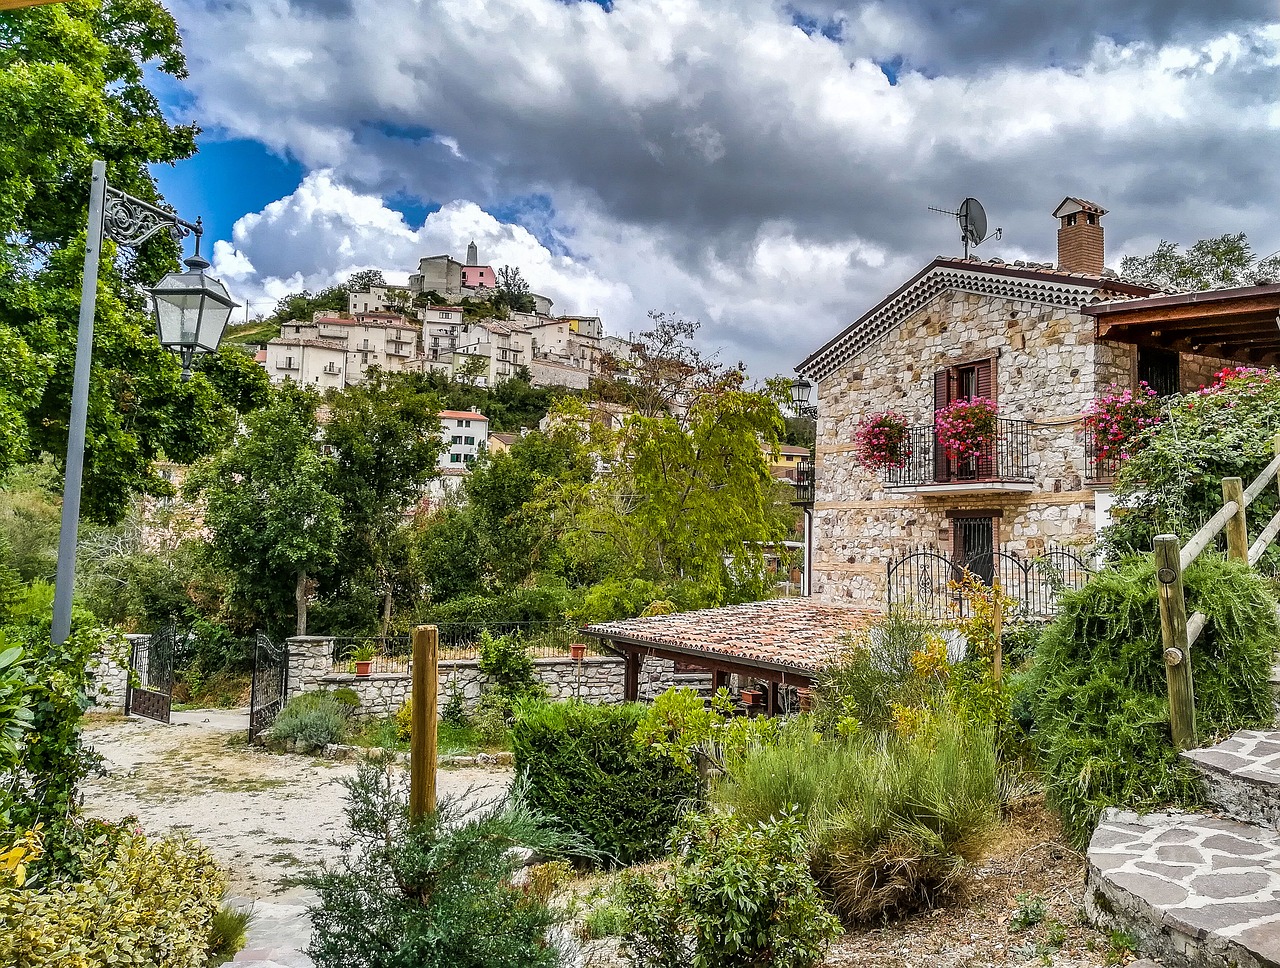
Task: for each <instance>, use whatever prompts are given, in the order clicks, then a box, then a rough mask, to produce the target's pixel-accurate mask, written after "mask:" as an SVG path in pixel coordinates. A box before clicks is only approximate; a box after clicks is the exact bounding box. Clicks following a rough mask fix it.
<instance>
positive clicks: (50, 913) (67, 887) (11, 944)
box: [0, 834, 225, 968]
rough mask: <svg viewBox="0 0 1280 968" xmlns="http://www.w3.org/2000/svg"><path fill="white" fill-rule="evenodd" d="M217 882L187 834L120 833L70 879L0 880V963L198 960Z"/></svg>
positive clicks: (173, 964) (165, 965) (164, 967)
mask: <svg viewBox="0 0 1280 968" xmlns="http://www.w3.org/2000/svg"><path fill="white" fill-rule="evenodd" d="M224 886H225V885H224V882H223V879H222V875H221V873H220V872H219V871H218V868H217V866H216V865H215V864H214V862H213V858H212V857H211V856H210V855H209V853H208V851H206V850H205V849H204V848H203V847H202V846H201V845H200V844H198V843H196V842H195V841H179V840H162V841H148V840H147V839H146V838H145V837H143V836H141V835H137V834H126V835H123V836H121V837H120V838H118V840H117V842H116V843H115V844H114V846H112V847H111V848H110V850H109V851H107V852H105V853H104V854H103V855H102V856H101V857H100V858H98V859H97V860H96V862H95V863H94V864H93V865H92V870H91V871H89V874H88V876H87V877H86V878H85V879H84V880H82V881H79V882H78V883H71V884H58V885H55V886H53V887H52V888H51V889H49V890H46V891H35V890H21V889H17V890H5V889H3V888H0V964H5V965H24V966H29V968H38V966H49V968H53V966H58V968H63V966H71V965H94V966H102V968H111V966H115V965H120V966H124V965H128V966H131V968H177V966H190V965H203V964H204V961H205V955H206V950H207V946H208V942H209V939H210V927H211V924H212V922H213V918H214V915H215V913H216V912H217V911H218V908H219V904H220V899H221V897H222V892H223V888H224Z"/></svg>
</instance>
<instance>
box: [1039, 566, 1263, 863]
mask: <svg viewBox="0 0 1280 968" xmlns="http://www.w3.org/2000/svg"><path fill="white" fill-rule="evenodd" d="M1184 580H1185V584H1186V587H1187V608H1188V611H1195V610H1198V611H1202V612H1204V613H1205V614H1206V615H1207V616H1208V617H1209V621H1208V623H1207V624H1206V626H1205V629H1204V632H1203V633H1202V634H1201V636H1200V639H1199V640H1198V641H1197V642H1196V643H1195V645H1194V646H1193V647H1192V650H1191V657H1192V658H1191V663H1192V673H1193V676H1194V681H1195V698H1196V718H1197V723H1198V727H1199V733H1200V737H1201V740H1202V741H1205V742H1212V741H1213V740H1214V738H1218V737H1223V736H1225V735H1227V734H1229V733H1231V732H1232V731H1234V730H1237V729H1244V728H1257V727H1264V726H1265V725H1266V724H1268V723H1270V722H1271V719H1272V716H1273V714H1274V710H1273V707H1272V698H1271V691H1270V686H1269V683H1268V679H1269V676H1270V671H1271V664H1272V662H1273V661H1274V659H1275V656H1276V653H1277V649H1280V623H1278V622H1277V618H1276V600H1275V597H1274V596H1273V594H1272V591H1271V588H1270V585H1269V584H1268V582H1267V580H1266V579H1265V578H1263V577H1262V576H1261V575H1259V574H1258V573H1257V572H1254V571H1252V570H1250V569H1249V568H1248V567H1247V566H1245V565H1244V564H1242V563H1239V562H1231V561H1226V560H1224V559H1222V558H1221V557H1217V556H1212V555H1210V556H1208V557H1204V558H1201V559H1200V560H1199V561H1197V562H1196V563H1194V564H1193V565H1192V566H1191V567H1190V568H1189V569H1187V572H1186V574H1185V576H1184ZM1031 687H1032V688H1033V689H1034V690H1035V694H1034V699H1033V701H1032V707H1033V709H1034V711H1035V730H1036V733H1035V740H1036V744H1037V746H1038V749H1039V751H1040V754H1041V757H1042V766H1043V768H1044V772H1045V779H1046V784H1047V788H1048V798H1049V803H1050V806H1052V807H1054V808H1055V809H1056V810H1057V811H1058V812H1059V813H1061V815H1062V817H1063V820H1064V823H1065V825H1066V828H1067V831H1068V833H1069V834H1070V835H1071V837H1072V839H1073V840H1074V841H1075V842H1076V844H1078V845H1082V844H1084V843H1085V842H1086V841H1087V840H1088V838H1089V835H1090V833H1091V832H1092V830H1093V827H1094V825H1095V824H1096V823H1097V820H1098V816H1099V814H1100V813H1101V812H1102V810H1103V809H1104V808H1105V807H1108V806H1125V807H1129V808H1132V809H1136V810H1150V809H1154V808H1157V807H1162V806H1166V805H1170V804H1172V805H1177V806H1182V807H1189V808H1194V807H1197V806H1199V805H1200V803H1201V797H1202V793H1201V787H1200V783H1199V780H1198V776H1197V773H1196V771H1195V770H1194V769H1193V768H1192V767H1191V766H1190V765H1189V764H1188V763H1186V761H1184V760H1182V759H1181V758H1180V757H1179V756H1178V751H1177V750H1176V749H1175V748H1174V746H1173V743H1172V740H1171V737H1170V733H1169V700H1168V692H1167V685H1166V680H1165V671H1164V661H1163V655H1162V649H1161V640H1160V616H1159V611H1158V606H1157V602H1156V582H1155V575H1154V566H1153V565H1152V564H1151V561H1150V559H1149V558H1145V559H1133V560H1130V561H1127V562H1125V563H1123V564H1122V565H1121V566H1120V567H1117V568H1114V569H1108V570H1106V571H1104V572H1102V573H1101V574H1099V575H1097V576H1096V577H1094V578H1093V579H1092V580H1091V581H1090V582H1089V583H1088V584H1087V585H1085V586H1084V588H1082V589H1080V590H1078V591H1069V592H1064V593H1063V595H1062V601H1061V610H1060V612H1059V615H1058V617H1057V619H1056V620H1055V621H1054V622H1053V623H1052V624H1051V625H1050V626H1049V627H1048V628H1047V629H1046V630H1045V634H1044V636H1043V637H1042V639H1041V641H1040V646H1039V648H1038V650H1037V653H1036V661H1035V666H1034V668H1033V673H1032V686H1031Z"/></svg>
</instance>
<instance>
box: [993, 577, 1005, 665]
mask: <svg viewBox="0 0 1280 968" xmlns="http://www.w3.org/2000/svg"><path fill="white" fill-rule="evenodd" d="M1003 634H1004V592H1003V590H1002V589H1001V588H1000V583H999V582H995V583H993V584H992V586H991V678H992V679H993V680H995V682H996V685H999V684H1000V681H1001V680H1002V679H1003V677H1004V668H1003V667H1004V646H1003V643H1002V642H1001V641H1000V637H1001V636H1002V635H1003Z"/></svg>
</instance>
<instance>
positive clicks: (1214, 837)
mask: <svg viewBox="0 0 1280 968" xmlns="http://www.w3.org/2000/svg"><path fill="white" fill-rule="evenodd" d="M1088 861H1089V869H1088V875H1087V877H1088V880H1087V884H1086V888H1085V912H1086V913H1087V914H1088V916H1089V917H1090V918H1091V919H1092V920H1093V922H1094V923H1095V924H1096V925H1097V926H1098V927H1100V928H1103V929H1105V930H1119V931H1127V932H1129V933H1130V934H1133V935H1134V936H1136V937H1137V938H1138V942H1139V945H1138V947H1139V950H1140V951H1141V952H1142V954H1144V955H1149V956H1152V957H1156V958H1159V959H1160V960H1161V961H1163V962H1164V964H1166V965H1168V966H1170V968H1193V966H1194V968H1201V966H1203V968H1228V966H1233V968H1280V833H1277V831H1275V830H1273V829H1271V828H1266V827H1259V826H1257V825H1254V824H1244V823H1239V822H1237V821H1234V820H1226V819H1222V818H1219V817H1211V816H1205V815H1201V814H1177V813H1154V814H1147V815H1145V816H1139V815H1138V814H1136V813H1130V812H1128V811H1120V810H1108V811H1106V813H1105V814H1104V815H1103V817H1102V821H1101V822H1100V823H1099V824H1098V829H1097V830H1095V831H1094V833H1093V838H1092V840H1091V841H1090V843H1089V852H1088Z"/></svg>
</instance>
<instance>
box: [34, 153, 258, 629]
mask: <svg viewBox="0 0 1280 968" xmlns="http://www.w3.org/2000/svg"><path fill="white" fill-rule="evenodd" d="M161 231H167V232H168V233H169V234H170V236H172V237H173V239H174V240H175V241H178V242H181V241H182V240H183V239H185V238H186V237H187V236H189V235H193V234H194V235H195V237H196V254H195V256H194V257H193V258H191V259H188V260H187V262H186V265H187V269H188V271H187V272H171V273H169V274H168V275H166V276H165V277H164V278H163V279H161V280H160V283H159V285H157V286H156V288H155V289H153V290H152V291H151V296H152V300H153V305H154V313H155V322H156V333H157V334H158V335H159V337H160V343H161V345H163V346H164V347H166V348H167V349H170V350H174V351H176V352H177V353H179V354H180V355H181V357H182V378H183V379H184V380H187V379H190V377H191V360H192V358H193V357H194V355H195V354H196V353H211V352H213V351H214V350H216V349H217V348H218V343H219V341H221V339H222V331H223V329H225V328H226V325H227V320H228V319H229V318H230V316H231V310H232V309H234V308H235V306H236V303H235V302H233V301H232V299H231V296H230V294H229V293H228V292H227V289H226V287H225V286H223V284H222V283H221V282H218V280H216V279H211V278H209V277H208V276H206V275H205V274H204V270H205V269H207V268H208V267H209V263H208V262H206V261H205V260H204V259H202V258H201V257H200V237H201V235H203V234H204V228H203V227H202V226H201V224H200V220H199V219H197V220H196V221H195V223H194V224H193V223H191V222H187V221H184V220H183V219H180V218H178V216H177V215H175V214H173V213H172V212H167V211H165V210H164V209H162V208H158V207H157V206H155V205H152V204H150V203H149V202H144V201H143V200H142V199H140V198H134V197H133V196H132V195H126V194H125V193H124V192H122V191H120V190H119V189H116V188H112V187H111V186H110V185H108V184H107V165H106V162H103V161H95V162H94V163H93V168H92V181H91V183H90V187H89V222H88V226H87V230H86V232H85V242H84V279H83V281H82V282H81V286H80V323H79V329H78V330H77V333H76V364H75V378H74V381H73V382H72V385H71V421H70V424H69V425H68V427H67V475H66V481H65V483H64V486H63V489H62V530H61V531H60V532H59V535H58V577H57V585H56V587H55V589H54V595H53V627H52V629H51V632H50V637H51V638H52V639H53V643H54V644H55V645H60V644H61V643H63V642H65V641H66V640H67V636H69V635H70V634H71V599H72V595H73V593H74V590H75V582H76V537H77V534H78V532H79V529H80V489H81V486H82V483H83V480H84V436H85V425H86V424H87V422H88V416H89V365H90V362H91V361H92V357H93V314H94V310H95V309H96V307H97V296H98V260H99V257H100V256H101V254H102V240H103V237H104V236H105V237H107V238H110V239H113V240H114V241H116V242H118V243H120V244H121V245H128V246H138V245H141V244H142V243H143V242H145V241H146V240H147V239H149V238H151V236H153V235H155V234H156V233H157V232H161Z"/></svg>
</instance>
